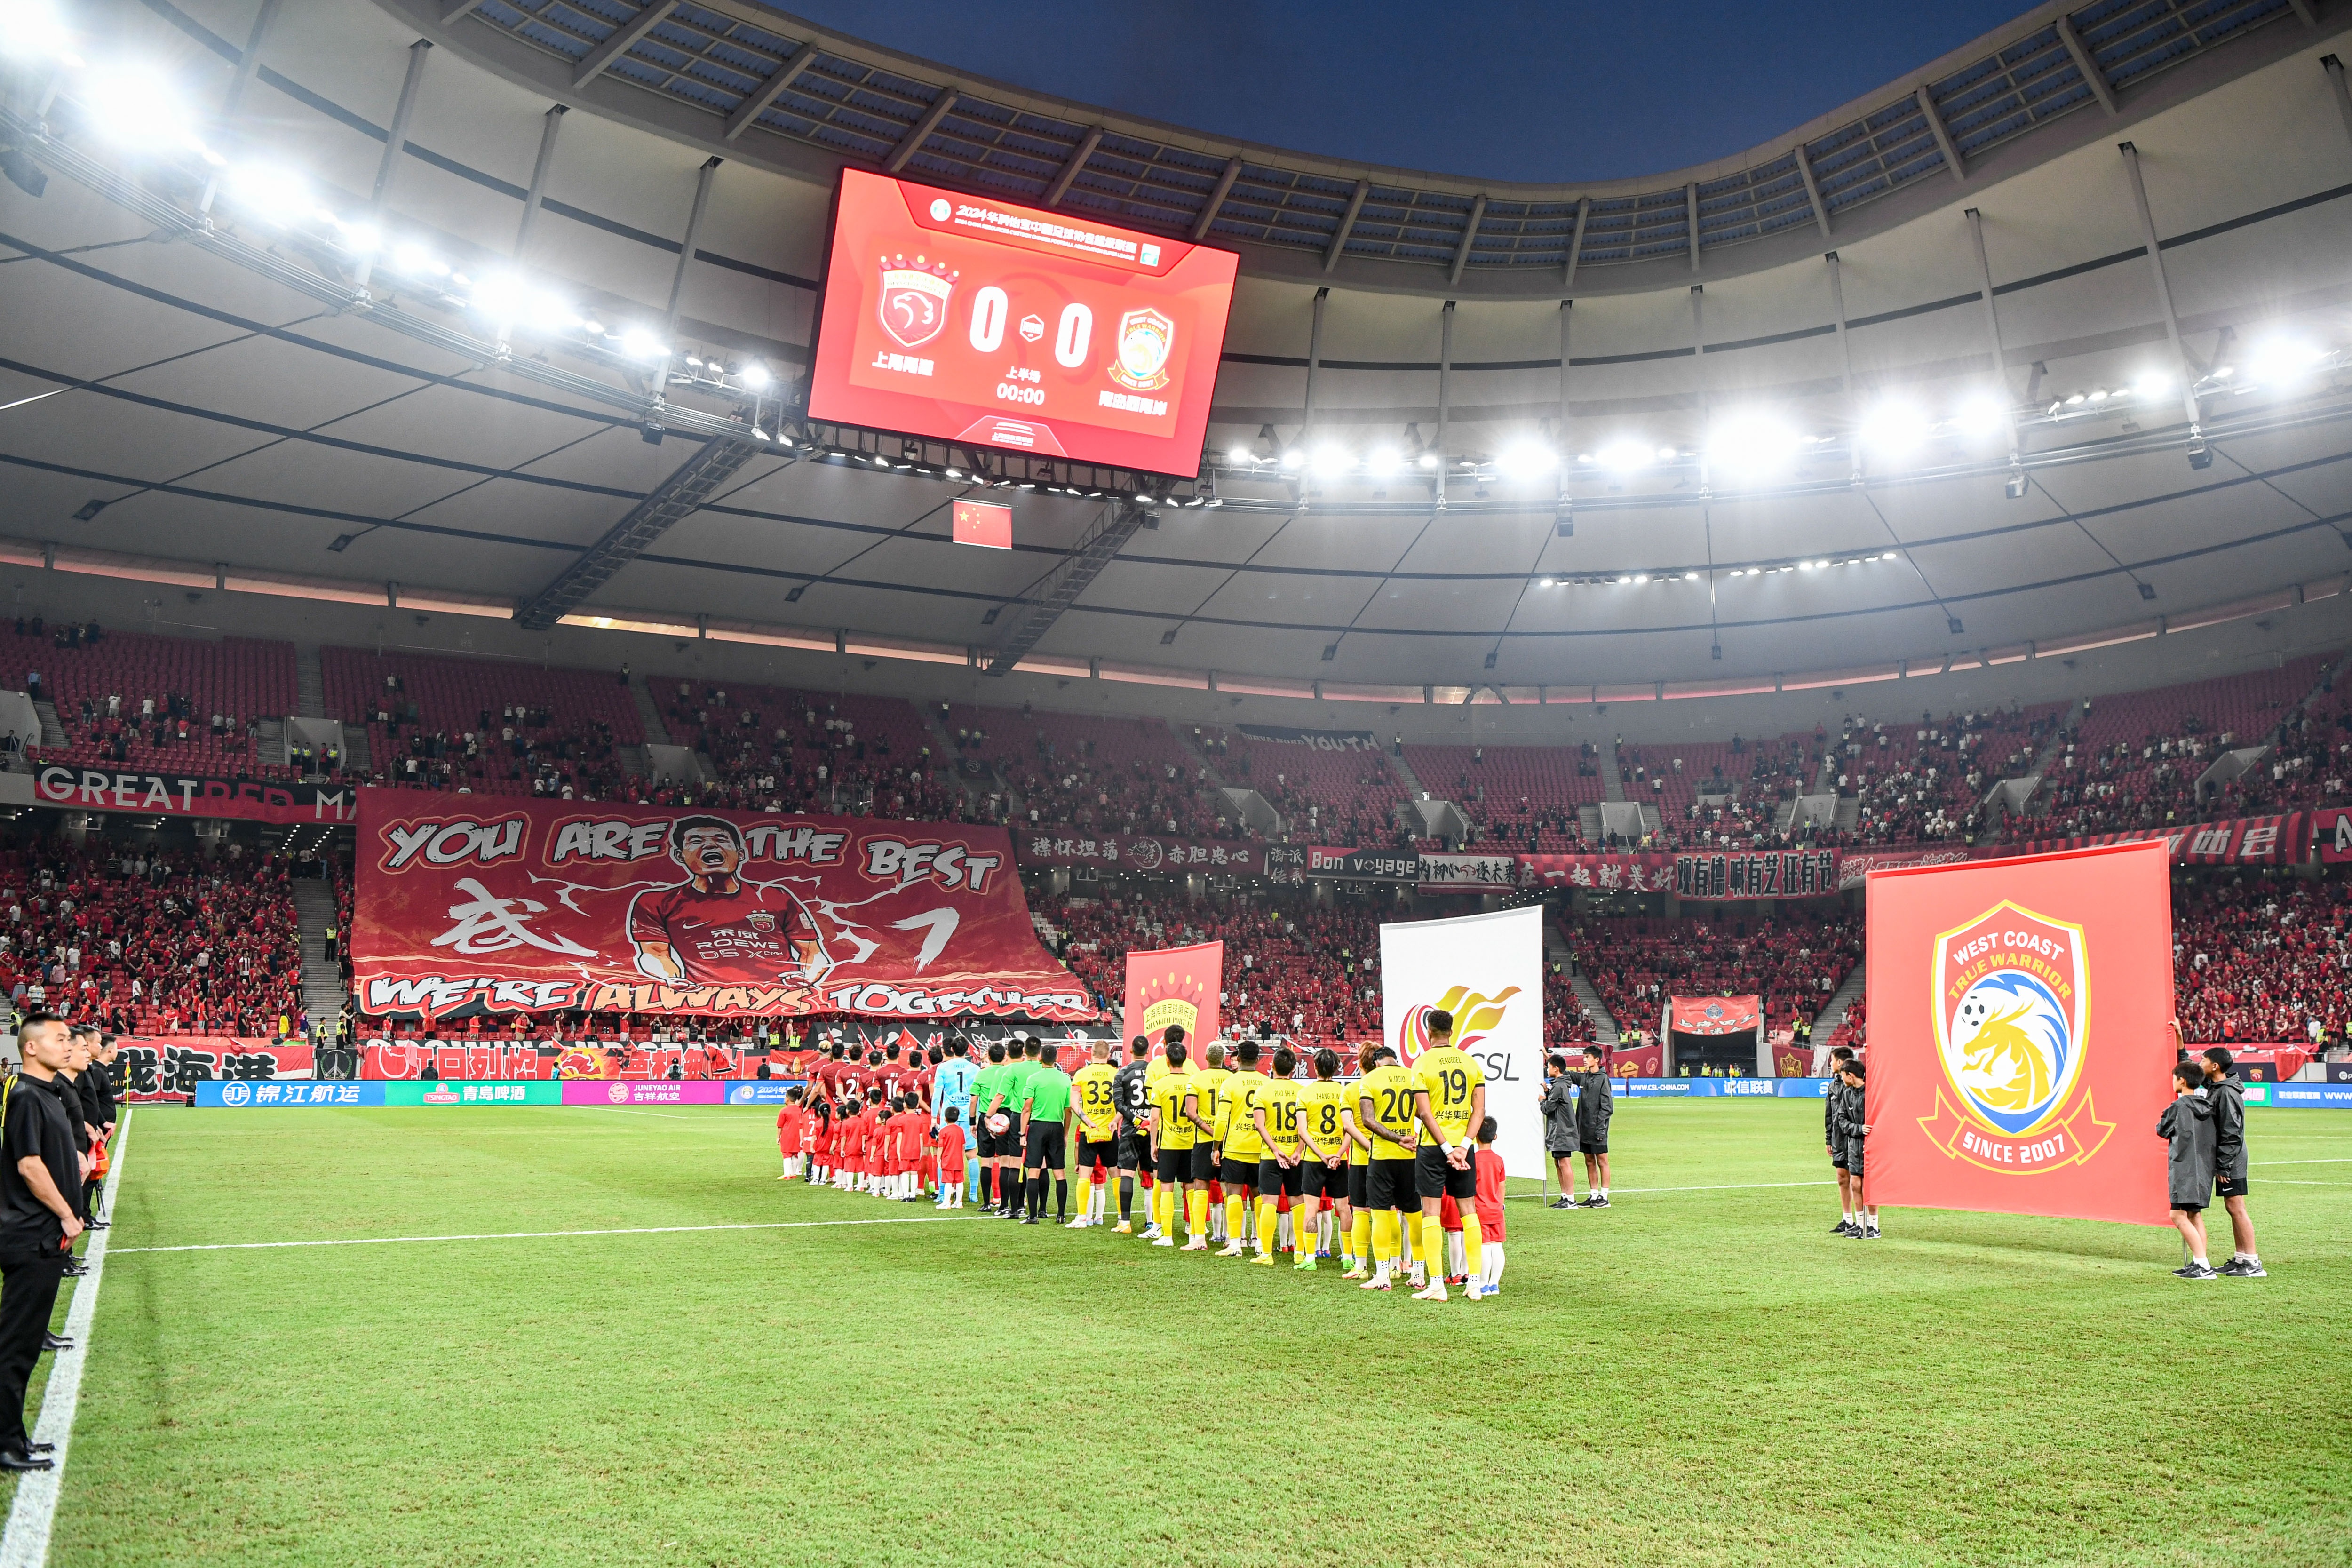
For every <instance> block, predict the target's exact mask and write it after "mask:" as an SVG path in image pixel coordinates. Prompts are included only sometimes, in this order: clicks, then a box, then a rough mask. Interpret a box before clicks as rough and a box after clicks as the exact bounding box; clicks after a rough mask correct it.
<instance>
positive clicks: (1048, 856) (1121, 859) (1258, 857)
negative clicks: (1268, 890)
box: [1013, 827, 1273, 877]
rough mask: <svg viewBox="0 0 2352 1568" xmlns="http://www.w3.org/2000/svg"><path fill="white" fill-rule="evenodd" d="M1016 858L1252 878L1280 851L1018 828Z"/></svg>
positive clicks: (1068, 829)
mask: <svg viewBox="0 0 2352 1568" xmlns="http://www.w3.org/2000/svg"><path fill="white" fill-rule="evenodd" d="M1272 848H1273V846H1271V845H1265V844H1236V843H1233V842H1230V841H1223V840H1216V839H1208V838H1169V837H1161V836H1160V835H1159V834H1151V833H1091V832H1085V831H1081V830H1079V829H1076V828H1071V827H1029V828H1018V829H1016V830H1014V832H1013V852H1014V853H1015V854H1017V855H1019V856H1020V857H1021V862H1022V864H1023V865H1024V866H1098V867H1100V868H1102V869H1104V870H1106V871H1138V872H1141V873H1142V874H1144V875H1146V876H1168V875H1172V874H1173V873H1175V872H1178V871H1206V872H1210V873H1213V874H1215V875H1219V876H1233V877H1251V876H1255V875H1257V874H1258V873H1259V872H1261V871H1263V870H1264V869H1265V856H1266V854H1267V852H1268V851H1269V850H1270V849H1272Z"/></svg>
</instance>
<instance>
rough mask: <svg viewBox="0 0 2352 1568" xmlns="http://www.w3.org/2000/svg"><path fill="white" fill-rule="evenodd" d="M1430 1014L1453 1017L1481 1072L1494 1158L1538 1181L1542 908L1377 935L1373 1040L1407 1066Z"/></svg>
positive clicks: (1459, 1041)
mask: <svg viewBox="0 0 2352 1568" xmlns="http://www.w3.org/2000/svg"><path fill="white" fill-rule="evenodd" d="M1433 1009H1443V1010H1444V1011H1445V1012H1448V1013H1451V1014H1453V1015H1454V1044H1455V1045H1457V1046H1459V1047H1462V1048H1463V1049H1464V1050H1465V1051H1467V1052H1469V1053H1470V1054H1471V1055H1472V1056H1474V1057H1475V1058H1478V1059H1479V1060H1480V1061H1481V1062H1484V1063H1485V1064H1486V1114H1487V1115H1489V1116H1492V1117H1493V1118H1494V1119H1495V1121H1496V1139H1495V1152H1496V1153H1498V1154H1500V1155H1502V1157H1503V1163H1504V1165H1505V1167H1506V1168H1507V1169H1508V1170H1509V1171H1510V1172H1511V1173H1513V1174H1514V1175H1523V1176H1532V1175H1535V1174H1537V1173H1539V1172H1540V1171H1541V1170H1542V1169H1543V1162H1544V1152H1543V1116H1542V1113H1541V1112H1540V1111H1539V1110H1538V1102H1539V1101H1540V1100H1541V1099H1542V1095H1543V1089H1542V1085H1543V908H1542V906H1541V905H1539V904H1529V905H1528V906H1527V907H1525V908H1524V909H1517V910H1497V911H1496V912H1495V913H1493V914H1490V915H1465V916H1463V917H1462V918H1461V919H1459V920H1450V921H1411V922H1409V923H1407V924H1403V925H1384V926H1382V927H1381V1037H1383V1038H1384V1039H1386V1040H1387V1042H1388V1043H1389V1044H1390V1045H1392V1046H1394V1047H1396V1048H1397V1053H1398V1055H1400V1056H1401V1057H1402V1058H1403V1059H1404V1062H1405V1065H1406V1066H1408V1067H1410V1066H1411V1065H1412V1061H1413V1059H1414V1058H1416V1057H1418V1056H1419V1055H1420V1054H1421V1052H1422V1050H1423V1047H1425V1046H1427V1045H1428V1043H1429V1038H1428V1015H1429V1013H1430V1012H1431V1011H1432V1010H1433ZM1472 1131H1473V1132H1474V1133H1475V1131H1476V1129H1475V1128H1473V1129H1472Z"/></svg>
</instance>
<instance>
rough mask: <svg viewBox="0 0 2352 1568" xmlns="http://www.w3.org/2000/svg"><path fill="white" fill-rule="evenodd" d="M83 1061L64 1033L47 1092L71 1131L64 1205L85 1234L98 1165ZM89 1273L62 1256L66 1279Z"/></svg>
mask: <svg viewBox="0 0 2352 1568" xmlns="http://www.w3.org/2000/svg"><path fill="white" fill-rule="evenodd" d="M85 1059H86V1058H85V1057H84V1054H83V1050H82V1039H81V1036H80V1035H79V1034H78V1033H73V1032H68V1034H67V1036H66V1051H65V1060H64V1061H63V1062H62V1063H60V1064H59V1065H58V1071H57V1076H56V1077H54V1078H52V1079H49V1088H50V1089H53V1090H55V1091H56V1093H57V1097H58V1104H59V1105H61V1106H63V1107H64V1108H65V1112H66V1120H67V1121H68V1122H69V1123H70V1124H71V1125H72V1129H73V1141H74V1152H75V1153H76V1154H77V1155H78V1156H79V1159H80V1174H79V1175H78V1176H76V1177H75V1178H74V1184H73V1185H71V1186H69V1187H68V1188H66V1189H65V1194H66V1201H67V1202H68V1203H69V1204H71V1205H73V1210H74V1213H75V1215H77V1216H79V1218H80V1220H81V1222H82V1228H83V1229H85V1230H87V1229H89V1175H90V1173H91V1172H92V1171H94V1170H96V1169H97V1168H98V1161H97V1160H96V1159H95V1158H93V1157H92V1156H91V1153H90V1150H91V1148H92V1147H93V1146H94V1145H95V1144H96V1142H97V1131H96V1129H94V1128H92V1127H91V1126H90V1124H89V1108H88V1107H87V1106H85V1105H84V1104H83V1103H82V1096H81V1067H82V1064H83V1061H84V1060H85ZM87 1273H89V1268H88V1267H87V1266H86V1265H85V1264H84V1263H83V1262H82V1260H81V1259H80V1258H76V1257H74V1256H73V1254H72V1253H71V1252H70V1251H68V1253H67V1254H66V1278H67V1279H79V1278H80V1277H81V1276H82V1275H84V1274H87ZM61 1347H62V1342H59V1343H58V1344H53V1345H51V1346H50V1347H49V1348H50V1349H51V1350H57V1349H59V1348H61Z"/></svg>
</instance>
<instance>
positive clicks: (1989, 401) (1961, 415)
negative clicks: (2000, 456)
mask: <svg viewBox="0 0 2352 1568" xmlns="http://www.w3.org/2000/svg"><path fill="white" fill-rule="evenodd" d="M1952 422H1953V423H1954V424H1956V425H1958V426H1959V427H1960V431H1961V433H1962V434H1963V435H1969V436H1998V435H2000V433H2001V432H2003V431H2005V430H2007V429H2008V428H2009V409H2008V408H2007V407H2006V406H2005V405H2003V404H2002V403H2001V402H2000V399H1998V398H1996V397H1994V396H1993V395H1991V394H1990V393H1989V392H1982V393H1979V394H1977V395H1975V396H1974V397H1971V398H1969V400H1968V401H1967V402H1965V403H1963V404H1961V405H1960V407H1959V412H1958V413H1957V414H1955V415H1954V416H1953V419H1952Z"/></svg>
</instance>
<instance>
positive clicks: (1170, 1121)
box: [1151, 1040, 1215, 1252]
mask: <svg viewBox="0 0 2352 1568" xmlns="http://www.w3.org/2000/svg"><path fill="white" fill-rule="evenodd" d="M1184 1057H1185V1051H1184V1043H1183V1042H1182V1041H1181V1040H1178V1041H1174V1042H1172V1043H1171V1044H1170V1046H1169V1047H1168V1072H1167V1076H1165V1077H1164V1078H1162V1079H1160V1081H1159V1082H1158V1083H1156V1084H1153V1085H1152V1086H1151V1157H1152V1166H1153V1170H1154V1172H1155V1173H1157V1175H1158V1177H1159V1186H1158V1189H1157V1191H1158V1194H1159V1202H1158V1206H1159V1209H1160V1235H1159V1236H1158V1237H1156V1238H1155V1239H1154V1240H1153V1241H1152V1243H1151V1245H1152V1246H1154V1247H1173V1246H1175V1245H1176V1197H1177V1194H1179V1193H1181V1194H1183V1201H1184V1224H1185V1228H1186V1231H1187V1238H1186V1240H1185V1243H1184V1250H1185V1251H1187V1252H1206V1251H1207V1250H1208V1249H1209V1168H1210V1167H1209V1158H1210V1155H1211V1153H1212V1152H1213V1149H1214V1142H1213V1140H1214V1137H1215V1129H1214V1128H1213V1127H1212V1126H1211V1125H1210V1124H1209V1120H1208V1118H1207V1117H1206V1116H1205V1115H1204V1114H1202V1103H1201V1102H1202V1099H1203V1098H1204V1097H1203V1096H1202V1092H1201V1086H1200V1082H1199V1079H1198V1077H1197V1076H1196V1075H1195V1074H1193V1073H1192V1072H1190V1071H1188V1070H1186V1068H1185V1066H1184Z"/></svg>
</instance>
